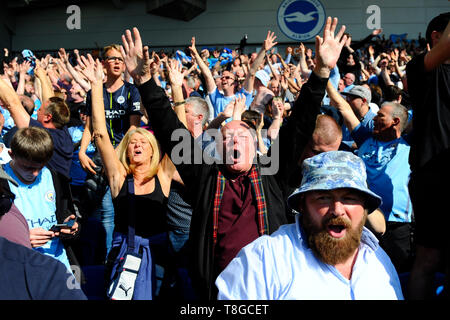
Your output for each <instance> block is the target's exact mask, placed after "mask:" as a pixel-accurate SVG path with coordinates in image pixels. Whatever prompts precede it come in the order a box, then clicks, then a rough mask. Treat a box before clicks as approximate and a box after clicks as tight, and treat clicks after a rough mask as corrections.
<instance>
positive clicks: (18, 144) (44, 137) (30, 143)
mask: <svg viewBox="0 0 450 320" xmlns="http://www.w3.org/2000/svg"><path fill="white" fill-rule="evenodd" d="M11 151H12V152H13V154H14V156H15V157H17V158H20V159H24V160H27V161H32V162H36V163H40V164H47V162H48V161H49V160H50V159H51V157H52V156H53V139H52V137H51V136H50V134H49V133H48V132H47V130H45V129H43V128H39V127H27V128H21V129H19V130H17V132H16V133H15V134H14V136H13V138H12V140H11Z"/></svg>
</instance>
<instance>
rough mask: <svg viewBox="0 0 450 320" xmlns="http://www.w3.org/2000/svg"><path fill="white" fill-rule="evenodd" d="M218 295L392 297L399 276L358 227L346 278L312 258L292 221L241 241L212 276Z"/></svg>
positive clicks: (398, 292)
mask: <svg viewBox="0 0 450 320" xmlns="http://www.w3.org/2000/svg"><path fill="white" fill-rule="evenodd" d="M216 286H217V288H218V289H219V294H218V299H219V300H225V299H233V300H234V299H236V300H347V299H348V300H397V299H403V294H402V290H401V286H400V281H399V278H398V275H397V272H396V270H395V268H394V266H393V265H392V263H391V260H390V259H389V257H388V255H387V254H386V253H385V252H384V251H383V249H382V248H381V247H380V246H379V245H378V240H377V239H376V238H375V236H374V235H373V234H372V233H371V232H370V231H369V230H368V229H366V228H364V230H363V233H362V237H361V244H360V246H359V252H358V255H357V258H356V261H355V264H354V266H353V270H352V277H351V279H350V280H348V279H347V278H345V277H344V276H342V275H341V274H340V273H339V271H338V270H337V269H336V268H335V267H333V266H331V265H328V264H325V263H323V262H321V261H320V260H318V259H317V258H316V256H315V255H314V253H313V251H312V250H311V249H309V248H308V244H307V240H306V239H305V236H304V234H303V231H302V230H301V228H300V227H299V215H297V216H296V223H295V224H288V225H283V226H281V227H280V228H279V229H278V230H277V231H276V232H274V233H273V234H272V235H271V236H261V237H259V238H258V239H256V240H255V241H253V242H252V243H250V244H248V245H247V246H245V247H244V248H243V249H242V250H241V251H240V252H239V254H238V255H237V256H236V257H235V258H234V259H233V260H232V261H231V262H230V264H229V265H228V266H227V267H226V268H225V270H224V271H223V272H222V273H221V274H220V275H219V277H218V278H217V280H216Z"/></svg>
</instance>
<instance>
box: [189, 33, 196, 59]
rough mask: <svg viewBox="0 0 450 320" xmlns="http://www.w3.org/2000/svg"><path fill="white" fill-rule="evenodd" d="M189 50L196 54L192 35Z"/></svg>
mask: <svg viewBox="0 0 450 320" xmlns="http://www.w3.org/2000/svg"><path fill="white" fill-rule="evenodd" d="M189 50H191V52H192V54H194V55H198V52H197V48H196V47H195V37H192V39H191V46H190V47H189Z"/></svg>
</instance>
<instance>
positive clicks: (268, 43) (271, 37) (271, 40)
mask: <svg viewBox="0 0 450 320" xmlns="http://www.w3.org/2000/svg"><path fill="white" fill-rule="evenodd" d="M276 38H277V37H276V36H275V33H273V32H271V31H270V30H269V31H268V32H267V36H266V39H265V40H264V42H263V44H262V46H261V49H260V50H259V52H258V55H257V56H256V58H255V61H253V63H252V65H251V66H250V70H249V72H248V74H247V75H246V76H245V80H244V84H243V87H244V89H245V91H247V92H253V85H254V83H255V75H256V71H258V68H259V66H260V65H261V64H262V63H263V62H264V57H265V55H266V51H268V50H270V49H271V48H273V47H274V46H276V45H277V43H278V42H275V39H276Z"/></svg>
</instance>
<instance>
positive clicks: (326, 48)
mask: <svg viewBox="0 0 450 320" xmlns="http://www.w3.org/2000/svg"><path fill="white" fill-rule="evenodd" d="M337 22H338V19H337V18H334V19H333V20H332V19H331V17H328V18H327V22H326V24H325V28H324V30H323V38H321V37H320V36H316V56H317V61H318V65H319V67H321V68H328V69H332V68H334V67H335V66H336V63H337V61H338V59H339V55H340V54H341V50H342V47H343V46H344V44H345V41H346V40H347V36H346V35H344V31H345V26H342V27H341V29H340V30H339V32H338V33H337V34H336V36H335V35H334V31H335V30H336V26H337Z"/></svg>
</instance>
